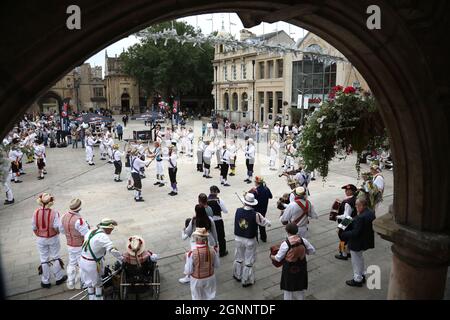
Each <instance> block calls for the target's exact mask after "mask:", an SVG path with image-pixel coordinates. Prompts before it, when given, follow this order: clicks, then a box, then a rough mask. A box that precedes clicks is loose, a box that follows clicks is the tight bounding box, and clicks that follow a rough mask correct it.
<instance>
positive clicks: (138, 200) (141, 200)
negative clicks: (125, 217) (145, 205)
mask: <svg viewBox="0 0 450 320" xmlns="http://www.w3.org/2000/svg"><path fill="white" fill-rule="evenodd" d="M134 201H136V202H144V199H143V198H139V199H136V198H134Z"/></svg>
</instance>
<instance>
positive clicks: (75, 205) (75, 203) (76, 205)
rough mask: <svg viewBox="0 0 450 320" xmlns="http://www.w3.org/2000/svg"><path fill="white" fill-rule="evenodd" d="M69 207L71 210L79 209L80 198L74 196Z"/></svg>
mask: <svg viewBox="0 0 450 320" xmlns="http://www.w3.org/2000/svg"><path fill="white" fill-rule="evenodd" d="M69 209H70V210H72V211H79V210H80V209H81V200H80V199H78V198H76V199H72V200H71V201H70V205H69Z"/></svg>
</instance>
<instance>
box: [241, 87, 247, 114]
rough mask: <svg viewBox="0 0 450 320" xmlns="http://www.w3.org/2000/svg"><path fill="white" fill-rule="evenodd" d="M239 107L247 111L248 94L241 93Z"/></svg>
mask: <svg viewBox="0 0 450 320" xmlns="http://www.w3.org/2000/svg"><path fill="white" fill-rule="evenodd" d="M241 108H242V111H243V112H247V111H248V95H247V93H246V92H244V93H243V94H242V102H241Z"/></svg>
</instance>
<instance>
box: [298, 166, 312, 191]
mask: <svg viewBox="0 0 450 320" xmlns="http://www.w3.org/2000/svg"><path fill="white" fill-rule="evenodd" d="M294 179H295V180H297V181H298V184H299V185H300V186H301V187H305V188H307V185H309V184H310V182H311V175H310V174H309V173H308V172H305V171H304V170H302V171H301V172H299V173H297V174H296V175H295V176H294Z"/></svg>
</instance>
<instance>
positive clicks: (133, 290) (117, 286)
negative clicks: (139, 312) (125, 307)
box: [112, 259, 160, 300]
mask: <svg viewBox="0 0 450 320" xmlns="http://www.w3.org/2000/svg"><path fill="white" fill-rule="evenodd" d="M115 269H116V270H119V269H120V271H119V272H118V277H117V279H116V280H115V281H114V280H112V286H113V287H114V289H113V297H117V296H118V298H119V299H120V300H128V299H129V298H131V297H132V296H134V298H135V299H136V300H139V298H150V299H152V300H158V299H159V293H160V276H159V269H158V265H157V263H156V262H153V261H151V260H150V259H148V260H147V261H145V262H144V263H142V264H141V265H136V264H130V263H126V262H124V263H123V264H120V263H116V266H115ZM114 292H115V293H114Z"/></svg>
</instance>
